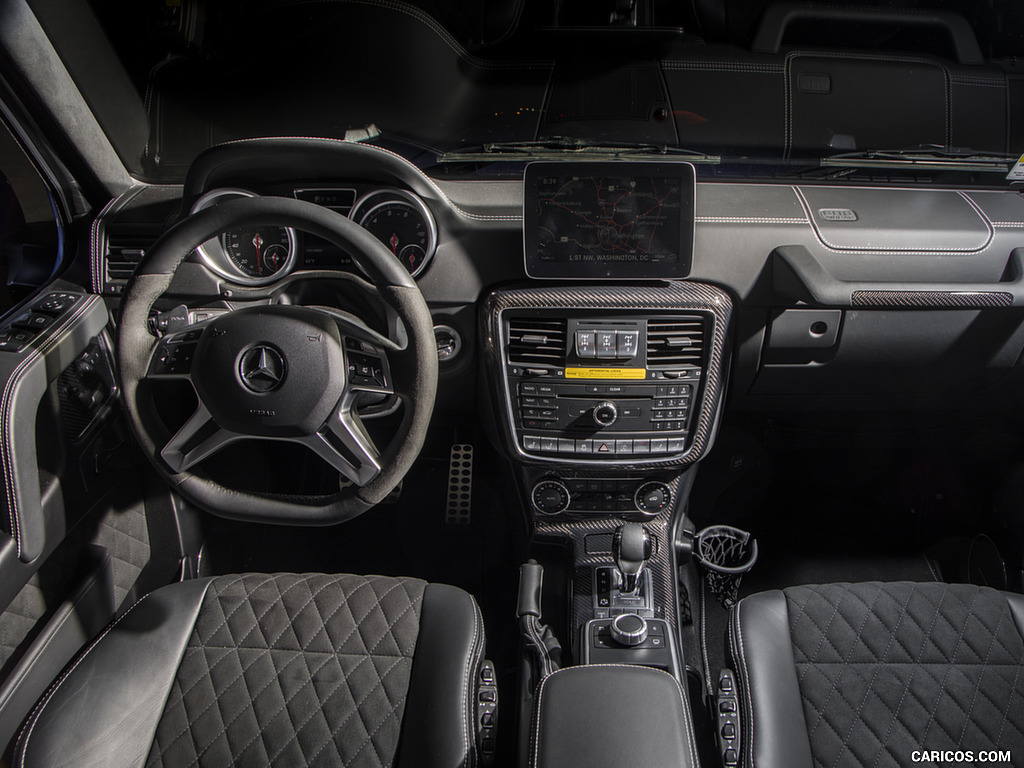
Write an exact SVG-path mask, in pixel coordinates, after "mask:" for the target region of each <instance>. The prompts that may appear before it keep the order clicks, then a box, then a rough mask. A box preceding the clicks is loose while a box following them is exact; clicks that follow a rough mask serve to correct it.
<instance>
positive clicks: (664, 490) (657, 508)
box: [633, 480, 672, 515]
mask: <svg viewBox="0 0 1024 768" xmlns="http://www.w3.org/2000/svg"><path fill="white" fill-rule="evenodd" d="M671 501H672V490H671V489H670V488H669V487H668V486H667V485H665V484H664V483H659V482H658V481H657V480H651V481H649V482H646V483H643V484H642V485H641V486H640V487H639V488H637V489H636V493H635V494H633V504H634V505H636V508H637V511H639V512H643V513H644V514H645V515H656V514H658V513H659V512H661V511H662V510H663V509H665V507H667V506H668V505H669V503H670V502H671Z"/></svg>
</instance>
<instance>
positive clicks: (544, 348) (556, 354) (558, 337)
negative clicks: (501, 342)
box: [508, 317, 566, 366]
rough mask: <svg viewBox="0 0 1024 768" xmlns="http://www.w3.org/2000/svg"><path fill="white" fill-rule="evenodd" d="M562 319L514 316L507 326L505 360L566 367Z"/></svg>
mask: <svg viewBox="0 0 1024 768" xmlns="http://www.w3.org/2000/svg"><path fill="white" fill-rule="evenodd" d="M565 334H566V321H565V319H564V318H562V319H558V318H539V317H514V318H512V319H511V320H509V323H508V361H509V362H510V363H515V364H519V365H537V364H539V365H556V366H562V365H565Z"/></svg>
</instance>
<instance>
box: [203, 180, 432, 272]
mask: <svg viewBox="0 0 1024 768" xmlns="http://www.w3.org/2000/svg"><path fill="white" fill-rule="evenodd" d="M291 194H292V195H293V196H294V197H295V198H296V199H299V200H305V201H307V202H312V203H316V204H317V205H322V206H324V207H325V208H330V209H331V210H333V211H336V212H337V213H338V214H339V215H342V216H346V217H347V218H349V219H351V220H352V221H355V222H356V223H358V224H359V226H361V227H363V228H364V229H366V230H367V231H368V232H370V233H371V234H372V235H374V237H376V238H377V239H378V240H380V242H381V243H383V244H384V246H385V247H386V248H387V249H388V250H390V251H391V252H392V253H393V254H394V257H395V258H396V259H398V260H399V261H401V262H402V264H403V265H404V266H405V268H406V269H407V270H408V271H409V274H411V275H412V276H413V277H417V276H419V275H420V274H422V273H423V271H424V270H425V269H426V268H427V266H428V265H429V264H430V261H431V259H433V257H434V253H435V251H436V250H437V224H436V223H435V221H434V217H433V215H432V214H431V212H430V209H429V208H427V206H426V204H425V203H424V202H423V201H422V200H421V199H420V198H419V197H417V196H416V195H414V194H412V193H411V192H407V191H406V190H403V189H398V188H380V189H373V190H369V191H366V192H364V193H363V194H361V195H360V194H359V192H358V191H357V190H356V189H354V188H348V187H318V188H303V189H294V190H291ZM256 196H257V195H256V193H255V192H252V191H250V190H247V189H240V188H234V187H231V188H221V189H215V190H212V191H210V192H208V193H206V194H205V195H203V196H202V197H200V198H199V199H198V200H197V201H196V203H195V205H194V206H193V207H192V213H196V212H198V211H201V210H203V209H205V208H209V207H211V206H214V205H216V204H217V203H219V202H223V201H224V200H229V199H231V198H238V197H256ZM196 253H197V254H198V256H199V259H200V260H201V261H202V262H203V263H204V264H205V265H206V266H207V267H208V268H209V269H210V270H212V271H213V272H215V273H216V274H218V275H220V276H221V277H223V278H225V279H227V280H230V281H232V282H233V283H237V284H240V285H250V286H260V285H268V284H270V283H273V282H275V281H276V280H280V279H281V278H283V277H285V276H287V275H289V274H291V273H292V272H294V271H296V270H298V269H308V270H317V269H340V270H344V271H357V272H358V271H359V267H358V266H357V265H356V264H355V262H354V261H353V259H352V257H351V255H350V254H348V253H346V252H345V251H343V250H342V249H340V248H338V247H337V246H335V245H334V244H333V243H329V242H327V241H326V240H323V239H321V238H319V237H315V236H313V235H311V234H309V233H305V232H301V231H298V230H295V229H292V228H291V227H278V226H258V227H247V228H244V229H236V230H231V231H229V232H224V233H222V234H221V235H220V236H219V237H217V238H214V239H211V240H208V241H207V242H205V243H203V245H201V246H200V247H199V248H198V249H196Z"/></svg>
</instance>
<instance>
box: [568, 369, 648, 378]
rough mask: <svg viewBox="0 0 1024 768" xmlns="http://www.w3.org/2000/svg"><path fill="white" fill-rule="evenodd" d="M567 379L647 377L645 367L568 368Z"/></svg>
mask: <svg viewBox="0 0 1024 768" xmlns="http://www.w3.org/2000/svg"><path fill="white" fill-rule="evenodd" d="M565 378H567V379H646V378H647V370H646V369H645V368H566V369H565Z"/></svg>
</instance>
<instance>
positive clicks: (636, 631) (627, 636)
mask: <svg viewBox="0 0 1024 768" xmlns="http://www.w3.org/2000/svg"><path fill="white" fill-rule="evenodd" d="M611 633H612V639H614V640H615V642H617V643H618V644H619V645H625V646H627V647H632V646H634V645H640V643H642V642H643V641H644V640H646V639H647V620H646V619H644V617H643V616H638V615H637V614H635V613H623V614H621V615H619V616H616V617H615V618H614V619H612V625H611Z"/></svg>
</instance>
